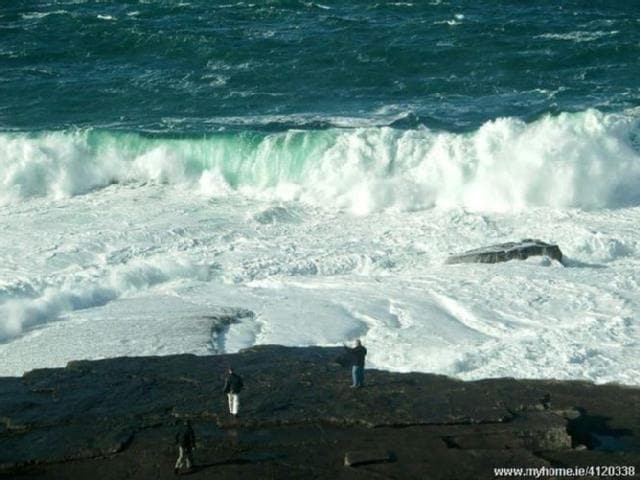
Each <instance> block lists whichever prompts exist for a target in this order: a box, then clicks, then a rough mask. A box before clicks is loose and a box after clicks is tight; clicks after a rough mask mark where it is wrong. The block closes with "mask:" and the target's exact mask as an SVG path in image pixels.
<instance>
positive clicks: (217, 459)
mask: <svg viewBox="0 0 640 480" xmlns="http://www.w3.org/2000/svg"><path fill="white" fill-rule="evenodd" d="M340 353H341V350H340V349H335V348H315V347H309V348H286V347H279V346H261V347H255V348H252V349H249V350H246V351H244V352H242V353H240V354H236V355H217V356H210V357H196V356H191V355H180V356H168V357H141V358H115V359H108V360H102V361H91V362H89V361H81V362H72V363H71V364H69V365H68V366H67V367H66V368H62V369H44V370H35V371H33V372H30V373H28V374H26V375H25V376H24V377H22V378H0V392H2V393H1V395H0V477H2V478H51V479H65V478H69V479H78V478H91V479H94V480H98V479H111V478H119V479H126V478H131V479H134V478H135V479H147V478H149V479H151V478H154V479H156V478H174V473H173V464H174V462H175V460H176V456H177V451H176V447H175V445H174V438H175V433H176V431H177V428H178V427H177V425H178V424H179V423H180V422H181V421H182V419H186V418H189V419H191V421H192V423H193V427H194V430H195V432H196V436H197V441H198V448H197V449H196V451H195V452H194V457H195V462H196V466H195V468H194V470H193V472H192V473H191V474H190V475H189V477H190V478H212V477H216V476H219V478H231V479H233V478H242V479H244V480H246V479H248V478H256V479H258V478H260V479H263V478H300V479H302V478H304V479H308V478H327V479H329V478H399V479H405V478H416V479H424V478H432V479H440V478H442V479H445V478H447V479H454V478H455V479H466V478H469V479H481V478H492V479H493V478H498V477H496V476H495V475H494V470H493V469H494V468H503V467H543V466H544V467H549V468H552V467H563V466H565V467H566V466H571V467H573V466H591V465H625V466H635V467H636V468H637V469H640V442H639V440H638V435H639V432H640V415H638V412H639V411H640V389H636V388H630V387H623V386H616V385H602V386H596V385H593V384H590V383H585V382H559V381H534V380H514V379H509V378H505V379H491V380H482V381H477V382H462V381H457V380H454V379H451V378H448V377H444V376H439V375H430V374H419V373H408V374H400V373H392V372H385V371H375V370H367V372H366V386H365V387H364V388H361V389H351V388H350V386H349V385H350V372H349V371H348V369H346V368H344V367H342V366H341V365H340V362H338V361H337V359H339V358H340ZM229 365H233V367H234V368H235V370H236V371H237V372H238V373H240V374H241V375H242V376H243V379H244V383H245V390H244V391H243V392H242V394H241V410H240V416H239V418H233V417H231V416H230V415H229V414H228V411H227V408H226V398H225V396H224V395H223V394H222V392H221V389H222V385H223V380H224V373H225V369H226V368H227V367H228V366H229ZM638 471H640V470H638Z"/></svg>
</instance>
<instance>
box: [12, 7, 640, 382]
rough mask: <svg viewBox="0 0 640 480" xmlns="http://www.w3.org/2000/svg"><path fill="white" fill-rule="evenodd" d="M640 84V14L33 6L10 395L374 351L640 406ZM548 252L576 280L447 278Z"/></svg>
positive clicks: (15, 232) (380, 360) (546, 274)
mask: <svg viewBox="0 0 640 480" xmlns="http://www.w3.org/2000/svg"><path fill="white" fill-rule="evenodd" d="M638 78H640V3H638V2H629V1H618V0H594V1H589V2H584V1H578V0H567V1H563V2H557V1H552V0H536V1H531V2H522V1H516V0H511V1H504V0H501V1H497V0H482V1H474V2H471V1H467V0H460V1H446V0H432V1H407V2H392V1H378V2H372V1H360V0H350V1H337V0H326V1H325V0H323V1H321V2H312V1H303V0H263V1H255V2H244V1H241V2H236V1H233V0H231V1H229V0H223V1H204V0H193V1H184V2H177V1H163V0H157V1H150V0H139V1H133V0H129V1H124V0H121V1H112V2H101V1H88V0H67V1H64V0H60V1H43V0H42V1H25V0H23V1H12V2H5V3H4V4H3V5H0V375H21V374H22V373H24V372H26V371H28V370H31V369H33V368H42V367H54V366H63V365H65V364H66V363H67V362H69V361H71V360H76V359H96V358H108V357H115V356H123V355H128V356H138V355H168V354H177V353H193V354H197V355H207V354H212V353H221V352H229V353H231V352H237V351H239V350H240V349H243V348H247V347H250V346H252V345H256V344H272V343H277V344H283V345H341V344H342V343H343V342H351V341H353V340H355V339H357V338H359V339H361V340H362V342H363V344H364V345H365V346H367V348H368V350H369V355H368V357H367V360H368V366H369V367H375V368H382V369H388V370H394V371H412V370H413V371H424V372H435V373H441V374H446V375H451V376H454V377H457V378H461V379H478V378H485V377H498V376H513V377H518V378H560V379H584V380H591V381H594V382H597V383H605V382H619V383H622V384H632V385H640V380H638V376H637V372H638V370H639V369H640V343H639V341H640V319H639V318H638V313H639V312H640V268H638V267H640V232H639V231H638V228H637V226H638V221H639V220H640V123H639V121H640V89H639V83H638ZM524 238H539V239H541V240H544V241H547V242H553V243H557V244H558V245H559V246H560V248H561V249H562V251H563V253H564V255H565V261H564V264H560V263H558V262H556V261H554V260H550V259H547V258H541V257H538V258H530V259H528V260H526V261H511V262H507V263H502V264H496V265H483V264H465V265H447V264H445V260H446V258H447V257H448V256H449V255H450V254H456V253H461V252H463V251H465V250H469V249H473V248H477V247H481V246H484V245H490V244H494V243H501V242H506V241H512V240H520V239H524Z"/></svg>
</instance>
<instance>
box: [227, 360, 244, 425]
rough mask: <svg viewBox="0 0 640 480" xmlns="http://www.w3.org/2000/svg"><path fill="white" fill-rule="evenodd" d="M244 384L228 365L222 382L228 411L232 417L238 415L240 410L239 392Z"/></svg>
mask: <svg viewBox="0 0 640 480" xmlns="http://www.w3.org/2000/svg"><path fill="white" fill-rule="evenodd" d="M242 387H244V384H243V383H242V378H241V377H240V375H238V374H236V373H234V371H233V369H232V368H231V367H229V370H228V373H227V380H226V382H225V383H224V390H223V391H224V393H226V394H227V398H228V399H229V413H230V414H231V415H233V416H234V417H237V416H238V411H239V410H240V396H239V394H240V392H241V391H242Z"/></svg>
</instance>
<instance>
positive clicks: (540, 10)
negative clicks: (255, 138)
mask: <svg viewBox="0 0 640 480" xmlns="http://www.w3.org/2000/svg"><path fill="white" fill-rule="evenodd" d="M0 38H1V41H0V129H1V130H4V131H9V130H18V131H34V130H64V129H73V128H87V127H101V128H108V129H112V130H125V131H136V132H154V133H156V134H160V135H163V136H164V135H168V134H172V135H176V134H178V135H180V134H184V133H188V134H194V133H195V134H201V133H209V132H215V131H219V130H229V129H231V130H263V131H282V130H287V129H290V128H304V129H324V128H328V127H332V126H338V127H350V126H354V125H355V126H357V125H367V126H372V125H373V126H382V125H391V126H394V127H396V128H401V129H413V128H417V127H420V126H426V127H429V128H432V129H437V130H447V131H455V132H464V131H471V130H474V129H477V128H478V127H480V126H481V125H482V124H483V123H485V122H486V121H488V120H492V119H495V118H497V117H503V116H508V117H516V118H518V119H522V120H524V121H527V122H531V121H533V120H535V119H537V118H540V117H541V116H543V115H545V114H553V115H555V114H558V113H560V112H579V111H584V110H586V109H588V108H595V109H598V110H600V111H603V112H620V111H625V110H627V109H629V108H632V107H637V106H638V105H639V104H640V98H639V94H638V93H639V92H638V78H640V61H639V60H640V2H635V1H627V0H625V1H617V0H598V1H589V2H585V1H575V0H574V1H563V2H557V1H555V0H546V1H535V2H523V1H502V0H500V1H497V0H484V1H480V2H478V1H468V0H464V1H455V2H454V1H439V0H434V1H411V2H388V1H379V2H370V1H349V2H344V1H342V0H340V1H334V0H326V1H321V2H317V3H316V2H311V1H302V0H269V1H257V2H236V1H234V0H223V1H215V2H210V1H204V0H193V1H184V2H181V3H179V2H176V1H173V0H172V1H153V2H147V1H114V2H95V1H82V0H74V1H55V2H54V1H24V0H23V1H12V2H3V3H2V5H0Z"/></svg>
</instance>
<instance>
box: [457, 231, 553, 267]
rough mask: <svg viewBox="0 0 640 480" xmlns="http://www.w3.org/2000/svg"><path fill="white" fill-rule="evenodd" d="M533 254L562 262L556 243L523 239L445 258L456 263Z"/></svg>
mask: <svg viewBox="0 0 640 480" xmlns="http://www.w3.org/2000/svg"><path fill="white" fill-rule="evenodd" d="M533 256H546V257H549V258H551V259H553V260H557V261H558V262H560V263H562V251H561V250H560V247H558V245H553V244H550V243H546V242H543V241H542V240H534V239H529V238H527V239H524V240H521V241H520V242H507V243H500V244H498V245H490V246H488V247H482V248H477V249H475V250H469V251H467V252H464V253H461V254H458V255H453V256H451V257H449V258H447V260H446V262H445V263H447V264H450V265H451V264H456V263H498V262H507V261H509V260H514V259H517V260H525V259H527V258H529V257H533Z"/></svg>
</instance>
